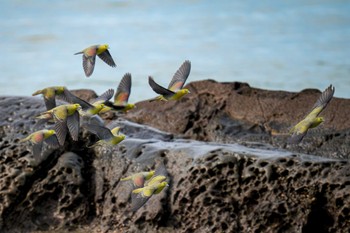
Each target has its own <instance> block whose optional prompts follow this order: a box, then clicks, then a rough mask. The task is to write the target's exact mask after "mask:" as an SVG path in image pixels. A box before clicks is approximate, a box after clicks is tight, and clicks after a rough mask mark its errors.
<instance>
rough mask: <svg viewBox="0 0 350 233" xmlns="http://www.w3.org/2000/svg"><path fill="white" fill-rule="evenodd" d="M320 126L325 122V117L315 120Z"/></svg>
mask: <svg viewBox="0 0 350 233" xmlns="http://www.w3.org/2000/svg"><path fill="white" fill-rule="evenodd" d="M315 121H316V122H317V123H318V124H321V123H322V122H324V118H323V117H316V120H315Z"/></svg>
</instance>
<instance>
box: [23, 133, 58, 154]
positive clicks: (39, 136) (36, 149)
mask: <svg viewBox="0 0 350 233" xmlns="http://www.w3.org/2000/svg"><path fill="white" fill-rule="evenodd" d="M26 141H30V142H31V143H32V144H33V155H34V158H35V159H39V158H40V156H41V150H42V147H43V143H44V142H45V143H47V144H48V145H50V146H52V147H53V148H57V147H59V143H58V141H57V137H56V132H55V130H52V129H43V130H39V131H36V132H34V133H32V134H30V135H29V136H28V137H26V138H23V139H21V140H20V142H26Z"/></svg>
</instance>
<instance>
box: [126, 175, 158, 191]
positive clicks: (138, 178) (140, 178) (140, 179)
mask: <svg viewBox="0 0 350 233" xmlns="http://www.w3.org/2000/svg"><path fill="white" fill-rule="evenodd" d="M154 173H155V171H149V172H138V173H135V174H133V175H131V176H128V177H125V178H121V179H120V180H121V181H128V180H131V181H132V183H133V185H134V187H138V188H140V187H143V186H144V184H145V182H146V181H147V180H149V179H151V177H152V176H153V175H154Z"/></svg>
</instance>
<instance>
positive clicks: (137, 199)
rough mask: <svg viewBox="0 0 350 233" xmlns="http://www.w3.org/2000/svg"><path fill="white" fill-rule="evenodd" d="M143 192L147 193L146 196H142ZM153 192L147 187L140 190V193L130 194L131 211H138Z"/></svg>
mask: <svg viewBox="0 0 350 233" xmlns="http://www.w3.org/2000/svg"><path fill="white" fill-rule="evenodd" d="M145 189H147V190H145ZM145 192H146V193H147V195H143V193H145ZM153 192H154V190H153ZM153 192H152V190H150V189H149V188H148V187H144V188H142V191H141V192H140V193H133V192H132V193H131V211H134V212H135V211H137V210H138V209H140V208H141V207H142V206H143V205H144V204H145V203H146V202H147V201H148V200H149V199H150V198H151V197H152V194H153ZM148 194H150V195H148Z"/></svg>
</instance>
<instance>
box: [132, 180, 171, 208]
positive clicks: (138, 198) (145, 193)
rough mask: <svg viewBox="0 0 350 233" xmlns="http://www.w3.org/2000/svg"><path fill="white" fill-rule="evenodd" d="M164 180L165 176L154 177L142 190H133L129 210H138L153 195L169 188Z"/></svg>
mask: <svg viewBox="0 0 350 233" xmlns="http://www.w3.org/2000/svg"><path fill="white" fill-rule="evenodd" d="M165 180H166V177H165V176H155V177H153V178H152V179H151V180H150V181H149V182H148V183H147V184H146V185H145V186H144V187H143V188H138V189H134V190H133V191H132V194H131V210H132V211H136V210H138V209H140V208H141V207H142V206H143V205H144V204H145V203H146V202H147V201H148V200H149V199H150V198H151V197H152V196H153V195H156V194H159V193H160V192H161V191H162V190H163V189H164V188H165V187H166V186H169V185H168V182H166V181H165Z"/></svg>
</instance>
